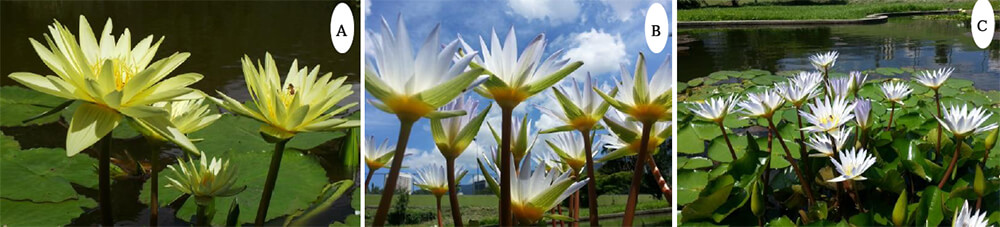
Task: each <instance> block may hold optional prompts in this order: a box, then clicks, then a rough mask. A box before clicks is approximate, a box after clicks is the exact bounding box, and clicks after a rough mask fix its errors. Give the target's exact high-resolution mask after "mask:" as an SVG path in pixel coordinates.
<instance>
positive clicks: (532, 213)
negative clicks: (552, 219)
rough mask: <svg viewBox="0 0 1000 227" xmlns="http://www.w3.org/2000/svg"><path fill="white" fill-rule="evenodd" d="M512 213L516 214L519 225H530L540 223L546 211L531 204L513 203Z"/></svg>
mask: <svg viewBox="0 0 1000 227" xmlns="http://www.w3.org/2000/svg"><path fill="white" fill-rule="evenodd" d="M510 210H511V213H513V214H514V219H517V221H518V222H519V224H522V225H529V224H534V223H535V222H538V220H541V219H542V216H543V215H544V214H545V211H544V210H541V209H539V208H536V207H534V206H532V205H531V204H529V203H519V202H516V201H515V202H513V203H511V204H510Z"/></svg>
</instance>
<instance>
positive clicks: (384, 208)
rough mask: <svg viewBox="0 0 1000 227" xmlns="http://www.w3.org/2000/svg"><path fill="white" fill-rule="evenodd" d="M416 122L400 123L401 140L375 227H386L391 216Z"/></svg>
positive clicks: (386, 182) (384, 188) (385, 187)
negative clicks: (400, 173) (387, 219)
mask: <svg viewBox="0 0 1000 227" xmlns="http://www.w3.org/2000/svg"><path fill="white" fill-rule="evenodd" d="M415 121H416V119H415V120H403V119H400V122H399V139H398V140H397V141H396V151H395V152H396V153H394V154H393V156H392V166H389V176H388V178H386V179H385V186H383V187H382V199H381V200H379V201H378V210H377V211H376V212H375V218H374V219H373V221H372V225H374V226H385V220H386V218H387V217H388V216H387V215H388V214H389V206H391V205H392V194H393V193H395V190H396V181H397V180H399V169H400V168H401V167H402V166H403V156H404V153H406V143H407V142H409V140H410V131H411V130H412V129H413V122H415Z"/></svg>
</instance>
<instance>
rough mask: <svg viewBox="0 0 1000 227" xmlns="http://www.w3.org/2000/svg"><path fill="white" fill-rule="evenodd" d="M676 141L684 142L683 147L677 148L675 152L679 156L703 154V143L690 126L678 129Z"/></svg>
mask: <svg viewBox="0 0 1000 227" xmlns="http://www.w3.org/2000/svg"><path fill="white" fill-rule="evenodd" d="M677 139H678V140H679V141H685V142H684V146H678V147H677V152H679V153H681V154H701V153H703V152H705V141H704V140H701V139H699V138H698V134H697V133H696V132H695V130H694V129H693V128H691V126H684V127H682V128H680V129H678V130H677Z"/></svg>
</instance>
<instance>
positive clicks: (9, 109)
mask: <svg viewBox="0 0 1000 227" xmlns="http://www.w3.org/2000/svg"><path fill="white" fill-rule="evenodd" d="M63 102H66V99H62V98H59V97H55V96H51V95H47V94H45V93H41V92H37V91H34V90H31V89H27V88H24V87H17V86H3V87H0V104H3V108H0V115H3V118H0V126H4V127H11V126H26V125H42V124H48V123H52V122H55V121H57V120H59V115H58V114H52V115H49V116H46V117H43V118H41V119H37V120H34V121H31V122H27V123H21V121H24V120H27V119H30V118H32V117H35V116H38V115H39V114H42V113H44V112H45V111H49V110H52V108H55V107H56V106H58V105H59V104H62V103H63Z"/></svg>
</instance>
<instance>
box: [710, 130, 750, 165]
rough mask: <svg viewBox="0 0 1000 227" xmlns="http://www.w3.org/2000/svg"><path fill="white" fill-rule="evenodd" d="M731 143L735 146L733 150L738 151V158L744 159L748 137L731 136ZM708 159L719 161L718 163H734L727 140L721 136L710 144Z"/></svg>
mask: <svg viewBox="0 0 1000 227" xmlns="http://www.w3.org/2000/svg"><path fill="white" fill-rule="evenodd" d="M729 142H730V143H732V144H733V150H735V151H736V157H742V156H743V152H744V151H745V150H746V148H747V139H746V136H735V135H732V134H730V135H729ZM708 158H710V159H712V160H715V161H718V162H732V161H733V155H732V153H731V152H729V146H728V145H726V140H725V138H722V137H721V136H720V137H719V138H715V139H714V140H712V142H711V143H709V146H708Z"/></svg>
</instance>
